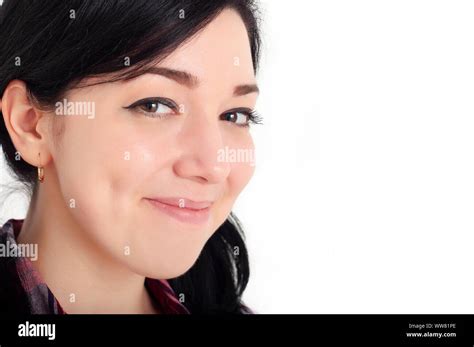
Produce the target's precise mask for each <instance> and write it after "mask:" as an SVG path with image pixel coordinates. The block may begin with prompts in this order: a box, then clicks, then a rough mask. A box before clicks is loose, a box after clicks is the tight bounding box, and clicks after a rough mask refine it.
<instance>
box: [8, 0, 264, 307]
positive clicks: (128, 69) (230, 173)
mask: <svg viewBox="0 0 474 347" xmlns="http://www.w3.org/2000/svg"><path fill="white" fill-rule="evenodd" d="M257 13H258V10H257V7H256V4H255V3H254V2H253V1H251V0H202V1H201V0H192V1H191V0H155V1H150V0H134V1H128V0H81V1H79V0H69V1H64V0H48V1H31V0H30V1H26V0H5V1H4V2H3V5H2V7H1V8H0V42H2V47H1V49H0V95H1V103H0V108H1V113H2V115H1V117H0V119H1V121H0V143H1V145H2V148H3V152H4V154H5V158H6V160H7V163H8V166H9V168H10V169H11V171H12V173H13V174H14V175H15V177H16V178H17V179H18V181H19V182H21V183H23V185H24V186H25V187H26V188H27V192H28V194H29V197H31V203H30V205H29V209H28V213H27V215H26V218H25V219H24V220H23V219H21V220H20V219H9V220H8V221H7V222H6V223H4V225H3V228H2V229H1V233H0V245H1V246H2V247H0V312H4V313H5V312H11V313H252V311H251V310H250V309H249V308H247V306H246V305H245V304H244V303H243V302H242V299H241V297H242V293H243V291H244V290H245V287H246V285H247V282H248V279H249V261H248V255H247V251H246V247H245V243H244V237H243V233H242V229H241V226H240V224H239V222H238V220H237V218H236V217H235V216H234V215H233V214H232V212H231V210H232V206H233V204H234V202H235V201H236V199H237V197H238V196H239V194H240V193H241V192H242V190H243V189H244V188H245V186H246V185H247V183H248V182H249V180H250V179H251V177H252V174H253V170H254V166H253V163H252V162H249V161H245V160H244V161H231V160H226V159H224V160H223V159H222V156H221V155H220V154H221V153H222V151H223V150H226V151H231V150H239V151H240V150H244V151H249V152H251V151H253V149H254V148H253V142H252V137H251V134H250V132H249V127H250V126H251V125H252V124H253V123H259V121H260V118H259V116H258V115H257V114H256V112H255V110H254V108H255V104H256V100H257V95H258V87H257V85H256V72H257V67H258V60H259V47H260V35H259V28H258V23H259V21H258V16H257Z"/></svg>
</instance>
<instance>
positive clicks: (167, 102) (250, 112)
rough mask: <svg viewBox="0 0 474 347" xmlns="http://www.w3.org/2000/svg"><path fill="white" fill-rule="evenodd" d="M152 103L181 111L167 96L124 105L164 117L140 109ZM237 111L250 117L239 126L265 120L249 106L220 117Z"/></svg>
mask: <svg viewBox="0 0 474 347" xmlns="http://www.w3.org/2000/svg"><path fill="white" fill-rule="evenodd" d="M152 103H153V104H161V105H164V106H166V107H169V108H170V109H172V110H173V111H175V112H176V113H180V112H179V111H178V110H179V107H178V106H177V105H176V103H175V102H174V101H173V100H170V99H167V98H147V99H142V100H138V101H136V102H134V103H133V104H131V105H130V106H127V107H124V108H125V109H128V110H137V109H138V112H141V113H144V114H145V115H146V116H147V117H151V118H163V117H165V116H166V115H164V114H161V115H156V114H154V113H153V112H146V111H144V110H143V109H139V108H140V106H144V105H147V104H152ZM236 113H241V114H244V115H246V116H247V118H248V122H247V123H246V124H236V125H237V126H239V127H244V128H248V127H250V124H263V122H262V121H263V119H262V117H261V116H260V115H259V114H258V113H257V111H256V110H251V109H248V108H236V109H232V110H229V111H227V112H224V113H222V114H221V115H220V116H219V118H221V117H223V116H228V115H231V114H236Z"/></svg>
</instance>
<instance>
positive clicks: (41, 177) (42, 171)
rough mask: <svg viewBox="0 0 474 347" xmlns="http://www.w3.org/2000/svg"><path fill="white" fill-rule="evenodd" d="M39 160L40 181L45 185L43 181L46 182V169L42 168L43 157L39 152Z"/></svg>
mask: <svg viewBox="0 0 474 347" xmlns="http://www.w3.org/2000/svg"><path fill="white" fill-rule="evenodd" d="M38 158H39V166H38V181H40V183H43V181H44V169H43V167H42V166H41V155H40V153H39V152H38Z"/></svg>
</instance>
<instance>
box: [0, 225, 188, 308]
mask: <svg viewBox="0 0 474 347" xmlns="http://www.w3.org/2000/svg"><path fill="white" fill-rule="evenodd" d="M22 224H23V219H9V220H8V221H7V222H6V223H5V224H4V225H3V226H2V228H1V229H0V244H3V245H4V247H3V248H4V249H6V248H7V247H9V248H11V247H16V245H17V243H16V239H17V237H18V234H19V233H20V230H21V226H22ZM12 245H13V246H12ZM145 287H146V288H147V289H148V291H149V293H150V294H151V296H152V299H153V300H154V301H155V303H156V304H157V306H158V308H159V310H160V312H161V313H164V314H189V313H190V312H189V311H188V309H187V308H186V307H185V306H184V305H183V304H181V302H180V301H179V300H178V299H177V297H176V294H175V293H174V291H173V289H172V288H171V286H170V285H169V283H168V281H167V280H159V279H152V278H148V277H147V278H146V279H145ZM3 312H8V313H14V314H67V313H66V312H65V311H64V309H63V308H62V307H61V305H60V303H59V301H58V300H57V299H56V298H55V297H54V295H53V293H52V292H51V290H49V288H48V286H47V285H46V283H45V282H44V281H43V280H42V279H41V277H40V275H39V273H38V272H37V271H36V269H35V268H34V266H33V264H32V262H31V260H30V259H28V258H26V257H21V256H0V313H3Z"/></svg>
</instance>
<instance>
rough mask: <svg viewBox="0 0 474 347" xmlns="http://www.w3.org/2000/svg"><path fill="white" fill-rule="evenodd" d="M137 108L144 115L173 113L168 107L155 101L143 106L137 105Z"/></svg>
mask: <svg viewBox="0 0 474 347" xmlns="http://www.w3.org/2000/svg"><path fill="white" fill-rule="evenodd" d="M137 107H138V108H140V109H141V110H143V111H144V112H146V113H153V114H169V113H172V112H173V110H172V109H171V108H170V107H168V106H166V105H165V104H162V103H160V102H156V101H149V102H146V103H144V104H141V105H138V106H137Z"/></svg>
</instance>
